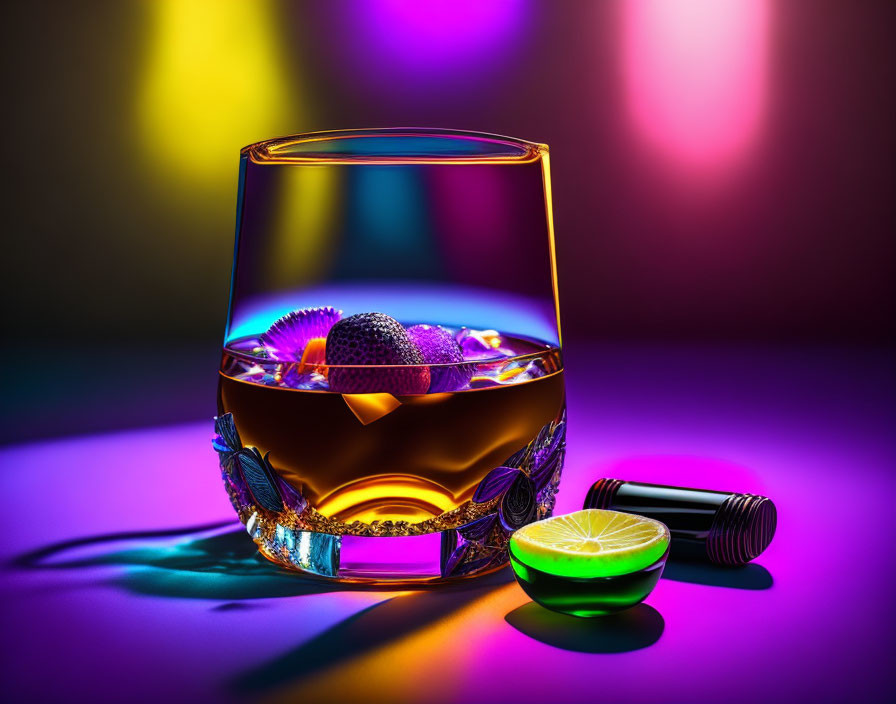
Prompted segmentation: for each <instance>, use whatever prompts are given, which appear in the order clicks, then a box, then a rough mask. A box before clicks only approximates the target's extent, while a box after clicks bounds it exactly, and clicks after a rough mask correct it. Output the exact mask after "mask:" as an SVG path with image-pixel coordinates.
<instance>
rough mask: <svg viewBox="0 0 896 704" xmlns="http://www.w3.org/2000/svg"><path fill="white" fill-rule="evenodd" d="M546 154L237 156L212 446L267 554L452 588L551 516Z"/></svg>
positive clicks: (394, 137)
mask: <svg viewBox="0 0 896 704" xmlns="http://www.w3.org/2000/svg"><path fill="white" fill-rule="evenodd" d="M550 194H551V191H550V174H549V163H548V150H547V147H546V146H545V145H541V144H534V143H530V142H525V141H522V140H518V139H512V138H507V137H499V136H496V135H489V134H481V133H473V132H457V131H449V130H423V129H380V130H354V131H340V132H323V133H312V134H305V135H296V136H292V137H286V138H281V139H273V140H269V141H265V142H260V143H257V144H253V145H250V146H248V147H246V148H245V149H243V150H242V152H241V157H240V172H239V193H238V201H237V224H236V243H235V248H234V262H233V273H232V279H231V289H230V303H229V311H228V319H227V331H226V334H225V342H224V348H223V353H222V359H221V368H220V375H219V385H218V416H217V418H216V420H215V431H216V434H215V438H214V447H215V450H217V452H218V455H219V459H220V465H221V473H222V477H223V480H224V484H225V487H226V489H227V492H228V494H229V496H230V499H231V502H232V503H233V506H234V508H235V509H236V511H237V513H238V514H239V517H240V520H241V521H242V522H243V524H244V525H245V527H246V530H247V531H248V533H249V535H250V536H251V537H252V539H253V540H254V541H255V542H256V544H257V545H258V549H259V550H260V552H261V553H262V554H263V555H264V556H265V557H266V558H268V559H270V560H272V561H274V562H277V563H279V564H281V565H283V566H285V567H287V568H290V569H293V570H297V571H300V572H303V573H306V574H310V575H314V576H316V577H320V578H327V579H334V580H340V581H349V582H369V583H390V584H401V583H417V582H438V581H444V580H457V579H463V578H468V577H473V576H476V575H482V574H486V573H488V572H491V571H494V570H496V569H498V568H500V567H502V566H504V565H505V564H506V563H507V560H508V555H507V541H508V537H509V535H510V534H511V533H512V532H513V531H514V530H516V529H517V528H519V527H520V526H522V525H525V524H526V523H529V522H531V521H533V520H537V519H540V518H544V517H546V516H548V515H550V514H551V511H552V509H553V505H554V496H555V493H556V491H557V488H558V484H559V481H560V473H561V469H562V466H563V455H564V450H565V429H566V423H565V392H564V385H563V362H562V357H561V338H560V325H559V312H558V303H557V276H556V266H555V254H554V239H553V228H552V216H551V195H550Z"/></svg>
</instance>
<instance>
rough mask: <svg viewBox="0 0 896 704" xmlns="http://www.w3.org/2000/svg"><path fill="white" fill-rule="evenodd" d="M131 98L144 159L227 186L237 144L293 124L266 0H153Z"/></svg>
mask: <svg viewBox="0 0 896 704" xmlns="http://www.w3.org/2000/svg"><path fill="white" fill-rule="evenodd" d="M148 7H149V8H150V12H151V13H152V18H151V30H150V35H149V48H148V53H147V57H146V64H145V73H144V77H143V82H142V84H141V85H140V88H139V93H138V96H137V111H138V121H139V126H140V129H141V131H142V137H143V140H142V141H143V146H144V149H145V151H146V153H147V156H148V157H149V158H151V159H152V160H153V161H155V162H156V163H157V165H158V166H159V167H160V168H161V169H164V171H165V173H166V174H168V175H170V174H171V173H172V171H173V173H175V175H177V174H178V172H180V174H182V175H186V176H187V177H188V179H189V180H192V181H193V184H194V185H211V186H219V185H223V184H226V185H227V187H232V184H233V183H234V179H235V172H236V160H237V151H238V150H239V149H240V148H241V147H243V146H245V145H247V144H249V143H251V142H254V141H257V140H260V139H265V138H268V137H271V136H272V135H274V134H278V133H283V132H289V131H292V130H294V128H295V124H294V120H295V116H294V115H293V109H292V108H293V105H294V100H293V96H294V94H295V86H294V85H292V83H293V82H292V81H290V80H289V77H288V76H287V75H286V71H285V65H286V64H285V62H284V60H283V56H282V55H281V52H280V50H279V47H278V44H279V42H278V36H279V29H278V26H277V21H276V12H275V5H274V3H273V2H270V1H269V0H257V1H256V2H234V1H228V0H155V1H154V2H152V3H150V4H149V6H148Z"/></svg>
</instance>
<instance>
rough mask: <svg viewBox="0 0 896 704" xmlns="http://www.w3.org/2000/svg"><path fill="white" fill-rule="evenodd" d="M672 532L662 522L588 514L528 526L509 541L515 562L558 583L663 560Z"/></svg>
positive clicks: (592, 511)
mask: <svg viewBox="0 0 896 704" xmlns="http://www.w3.org/2000/svg"><path fill="white" fill-rule="evenodd" d="M668 547H669V529H668V528H667V527H666V526H665V525H664V524H662V523H660V522H659V521H655V520H653V519H651V518H644V517H643V516H635V515H633V514H630V513H620V512H619V511H603V510H600V509H595V508H589V509H585V510H584V511H576V512H575V513H570V514H567V515H565V516H555V517H553V518H546V519H544V520H543V521H537V522H535V523H530V524H529V525H527V526H523V527H522V528H520V529H519V530H518V531H516V532H515V533H514V534H513V535H512V536H511V538H510V551H511V554H512V556H513V557H515V558H516V559H517V560H518V561H519V562H521V563H523V564H524V565H528V566H529V567H532V568H534V569H536V570H540V571H542V572H546V573H547V574H551V575H556V576H559V577H585V578H587V577H614V576H618V575H624V574H630V573H632V572H637V571H638V570H642V569H644V568H645V567H649V566H650V565H652V564H653V563H655V562H656V561H657V560H659V559H660V558H661V557H662V556H663V555H664V554H665V552H666V549H667V548H668Z"/></svg>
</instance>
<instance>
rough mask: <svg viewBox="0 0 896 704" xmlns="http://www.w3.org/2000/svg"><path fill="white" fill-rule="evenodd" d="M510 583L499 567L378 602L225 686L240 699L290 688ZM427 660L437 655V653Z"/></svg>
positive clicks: (508, 575)
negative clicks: (468, 579)
mask: <svg viewBox="0 0 896 704" xmlns="http://www.w3.org/2000/svg"><path fill="white" fill-rule="evenodd" d="M512 581H513V576H512V573H511V571H510V570H509V569H504V570H500V571H499V572H493V573H492V574H489V575H485V576H483V577H478V578H477V579H476V580H475V581H473V582H471V583H469V584H465V583H461V584H449V585H442V586H441V587H439V589H438V590H429V591H417V592H412V593H410V594H402V595H400V596H396V597H393V598H391V599H387V600H385V601H381V602H378V603H376V604H374V605H372V606H370V607H368V608H366V609H364V610H362V611H359V612H358V613H356V614H353V615H352V616H350V617H348V618H346V619H345V620H343V621H340V622H339V623H337V624H336V625H334V626H332V627H331V628H329V629H327V630H326V631H324V632H323V633H321V634H319V635H317V636H315V637H314V638H312V639H311V640H309V641H307V642H305V643H303V644H302V645H300V646H298V647H297V648H295V649H293V650H290V651H289V652H287V653H285V654H283V655H281V656H279V657H277V658H275V659H274V660H271V661H270V662H267V663H265V664H263V665H261V666H259V667H255V668H253V669H251V670H249V671H247V672H245V673H243V674H242V675H240V676H239V677H237V678H236V679H234V680H233V681H232V682H231V688H232V689H233V691H234V692H235V693H237V694H243V695H245V694H258V693H261V692H265V691H269V690H273V689H276V688H278V687H283V686H286V685H295V684H297V683H298V682H300V681H301V680H302V679H303V678H304V677H306V676H308V675H311V674H314V673H316V672H319V671H320V670H321V669H323V668H327V667H331V666H333V665H336V664H338V663H341V662H345V661H348V660H352V659H354V658H356V657H359V656H361V655H363V654H364V653H366V652H368V651H372V650H375V649H377V648H380V647H382V646H385V645H388V644H389V643H391V642H393V641H396V640H399V639H401V638H403V637H405V636H406V635H408V634H410V633H413V632H414V631H417V630H420V629H422V628H425V627H426V626H427V625H429V624H431V623H435V622H436V621H438V620H440V619H442V618H445V617H447V616H449V615H450V614H452V613H453V612H455V611H457V610H458V609H460V608H462V607H463V606H465V605H466V604H468V603H469V602H471V601H473V600H475V599H478V598H480V597H482V596H484V595H485V594H487V593H488V592H489V591H491V590H493V589H497V588H499V587H501V586H503V585H505V584H508V583H510V582H512ZM432 656H433V657H438V652H433V653H432ZM366 686H367V685H366V684H365V683H363V682H359V683H358V684H357V687H358V689H357V696H358V698H359V699H360V698H362V697H364V696H365V689H364V688H365V687H366ZM367 694H368V695H369V692H368V693H367ZM349 699H350V697H349Z"/></svg>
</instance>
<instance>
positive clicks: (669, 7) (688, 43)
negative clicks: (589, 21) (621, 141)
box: [623, 0, 769, 171]
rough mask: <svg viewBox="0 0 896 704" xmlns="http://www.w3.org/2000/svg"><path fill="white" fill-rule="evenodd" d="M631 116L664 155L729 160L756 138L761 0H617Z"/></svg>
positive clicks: (695, 163)
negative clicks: (620, 6) (620, 7)
mask: <svg viewBox="0 0 896 704" xmlns="http://www.w3.org/2000/svg"><path fill="white" fill-rule="evenodd" d="M623 13H624V14H623V71H624V82H625V90H626V96H627V101H628V107H629V112H630V114H631V118H632V122H633V123H634V126H635V127H636V129H637V131H638V132H639V133H640V134H641V136H642V137H643V138H644V139H645V140H646V141H647V142H648V143H649V144H651V145H652V146H653V147H654V148H657V149H659V150H660V151H662V152H664V153H665V154H666V155H667V156H668V157H670V158H672V159H673V160H674V161H676V162H678V164H679V165H686V166H690V167H693V168H696V169H698V170H701V171H702V170H706V169H712V170H715V169H717V168H719V167H725V166H728V165H730V164H731V163H732V161H734V160H735V159H736V158H737V157H739V156H740V155H742V153H743V152H744V150H745V149H746V147H748V146H749V144H750V142H751V140H752V139H753V138H754V137H755V135H756V133H757V130H758V127H759V125H760V122H761V118H762V114H763V111H764V101H765V64H766V43H767V34H768V14H769V13H768V4H767V2H766V0H687V2H669V0H642V1H641V2H629V3H625V5H624V6H623Z"/></svg>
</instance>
